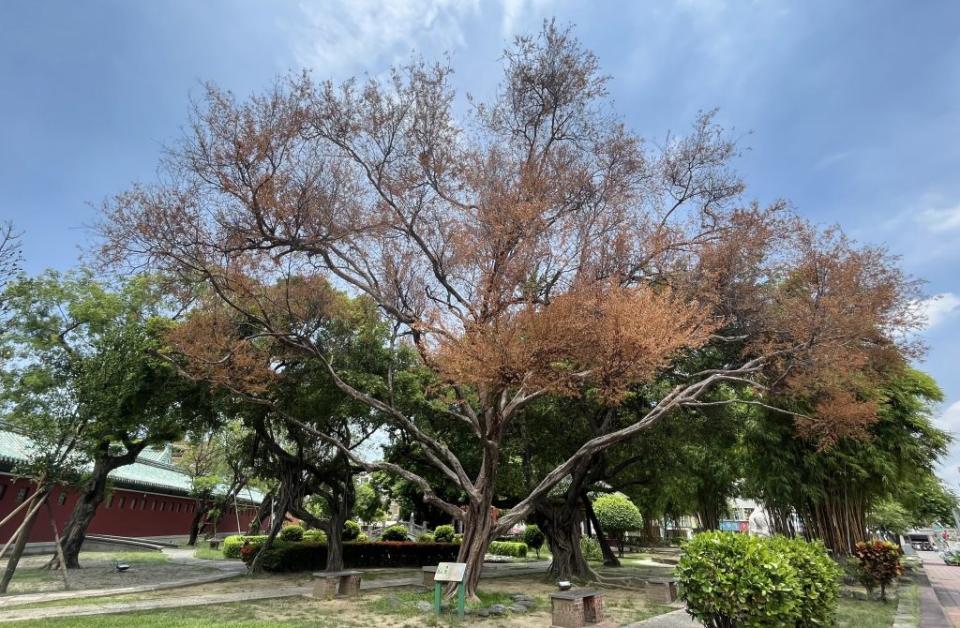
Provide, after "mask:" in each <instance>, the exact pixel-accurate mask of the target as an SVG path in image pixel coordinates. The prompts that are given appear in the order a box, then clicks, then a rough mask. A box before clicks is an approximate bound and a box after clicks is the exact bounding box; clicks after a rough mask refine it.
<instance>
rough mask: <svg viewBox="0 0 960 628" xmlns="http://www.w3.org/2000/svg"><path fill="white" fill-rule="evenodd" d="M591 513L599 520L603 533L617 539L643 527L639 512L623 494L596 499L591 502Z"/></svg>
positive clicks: (602, 496) (607, 495) (610, 494)
mask: <svg viewBox="0 0 960 628" xmlns="http://www.w3.org/2000/svg"><path fill="white" fill-rule="evenodd" d="M593 511H594V512H595V513H596V515H597V519H599V520H600V525H601V526H603V531H604V532H607V533H609V534H613V535H615V536H617V537H619V536H620V535H622V534H623V533H624V532H630V531H631V530H638V529H640V528H641V527H642V526H643V517H641V516H640V510H639V509H638V508H637V507H636V506H635V505H634V504H633V502H632V501H630V498H629V497H627V496H626V495H624V494H623V493H608V494H605V495H601V496H599V497H597V499H595V500H594V502H593Z"/></svg>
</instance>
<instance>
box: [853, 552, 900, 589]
mask: <svg viewBox="0 0 960 628" xmlns="http://www.w3.org/2000/svg"><path fill="white" fill-rule="evenodd" d="M902 554H903V552H902V551H901V550H900V548H899V547H897V545H895V544H894V543H890V542H889V541H867V542H865V543H857V545H856V547H854V548H853V555H854V556H856V557H857V559H858V560H859V561H860V565H859V566H860V574H859V575H860V582H862V583H863V586H865V587H867V590H868V591H870V592H873V590H874V589H875V588H877V586H879V587H880V599H881V600H886V599H887V585H888V584H890V583H891V582H893V581H894V579H896V578H897V577H898V576H900V575H902V574H903V565H902V564H901V563H900V556H901V555H902Z"/></svg>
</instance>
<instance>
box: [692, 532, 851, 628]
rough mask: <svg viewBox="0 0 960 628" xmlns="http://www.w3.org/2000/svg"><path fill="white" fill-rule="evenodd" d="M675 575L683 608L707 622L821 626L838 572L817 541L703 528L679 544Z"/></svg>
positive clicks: (829, 607) (722, 625) (830, 608)
mask: <svg viewBox="0 0 960 628" xmlns="http://www.w3.org/2000/svg"><path fill="white" fill-rule="evenodd" d="M674 575H675V576H676V578H677V582H678V583H679V584H680V588H681V594H680V597H681V598H682V599H683V600H684V601H685V602H686V603H687V612H688V613H690V615H692V616H693V617H694V618H696V619H698V620H700V621H702V622H703V623H704V624H705V625H707V626H716V627H718V628H727V627H731V628H732V627H735V626H819V625H824V624H825V623H827V620H828V618H829V617H830V615H831V614H832V612H833V607H834V603H835V600H836V595H837V588H838V578H839V576H840V570H839V568H838V567H837V566H836V565H834V564H832V561H830V559H829V558H827V557H826V554H825V552H824V550H823V547H822V546H820V545H819V544H809V543H806V542H805V541H802V540H800V539H795V540H787V539H782V538H773V539H768V538H763V537H756V536H747V535H744V534H734V533H730V532H705V533H703V534H699V535H697V536H695V537H694V538H693V540H691V541H689V542H688V543H686V544H685V545H684V546H683V550H682V552H681V556H680V562H679V563H678V564H677V568H676V570H675V572H674ZM820 597H822V598H823V599H819V598H820Z"/></svg>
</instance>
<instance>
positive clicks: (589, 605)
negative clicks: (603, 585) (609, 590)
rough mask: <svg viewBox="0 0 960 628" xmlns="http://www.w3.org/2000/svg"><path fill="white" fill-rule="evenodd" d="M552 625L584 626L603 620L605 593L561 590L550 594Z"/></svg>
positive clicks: (559, 627)
mask: <svg viewBox="0 0 960 628" xmlns="http://www.w3.org/2000/svg"><path fill="white" fill-rule="evenodd" d="M550 615H551V622H552V624H551V625H552V626H555V627H557V628H582V627H583V626H589V625H591V624H599V623H601V622H602V621H603V595H602V594H600V593H598V592H597V591H560V592H558V593H551V594H550Z"/></svg>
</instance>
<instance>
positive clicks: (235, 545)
mask: <svg viewBox="0 0 960 628" xmlns="http://www.w3.org/2000/svg"><path fill="white" fill-rule="evenodd" d="M241 547H243V536H242V535H240V534H232V535H230V536H228V537H227V538H225V539H223V557H224V558H240V548H241Z"/></svg>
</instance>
